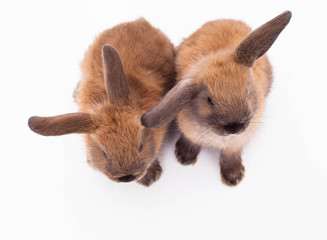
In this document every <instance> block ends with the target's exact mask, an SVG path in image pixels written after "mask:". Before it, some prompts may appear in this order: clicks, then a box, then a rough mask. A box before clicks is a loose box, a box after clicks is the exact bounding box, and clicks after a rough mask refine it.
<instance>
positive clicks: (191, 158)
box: [175, 136, 200, 165]
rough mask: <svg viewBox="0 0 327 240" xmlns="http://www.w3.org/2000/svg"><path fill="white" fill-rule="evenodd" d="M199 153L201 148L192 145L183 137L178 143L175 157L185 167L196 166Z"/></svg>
mask: <svg viewBox="0 0 327 240" xmlns="http://www.w3.org/2000/svg"><path fill="white" fill-rule="evenodd" d="M199 152H200V147H198V146H196V145H194V144H192V143H191V142H189V141H188V140H187V139H186V138H184V137H183V136H182V137H181V138H180V139H179V140H178V141H177V142H176V146H175V155H176V158H177V160H178V161H179V162H180V163H181V164H183V165H191V164H195V163H196V157H197V156H198V153H199Z"/></svg>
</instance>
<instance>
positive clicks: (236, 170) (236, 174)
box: [220, 162, 245, 186]
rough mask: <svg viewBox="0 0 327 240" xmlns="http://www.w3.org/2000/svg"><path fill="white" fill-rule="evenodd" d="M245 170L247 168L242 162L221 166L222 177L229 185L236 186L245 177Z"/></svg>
mask: <svg viewBox="0 0 327 240" xmlns="http://www.w3.org/2000/svg"><path fill="white" fill-rule="evenodd" d="M244 172H245V168H244V166H243V164H242V163H241V162H238V163H236V164H235V163H234V164H231V165H229V164H228V165H227V164H224V165H221V166H220V175H221V179H222V181H223V183H225V184H226V185H228V186H236V185H237V184H238V183H239V182H240V181H241V180H242V179H243V177H244Z"/></svg>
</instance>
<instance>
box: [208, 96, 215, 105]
mask: <svg viewBox="0 0 327 240" xmlns="http://www.w3.org/2000/svg"><path fill="white" fill-rule="evenodd" d="M208 103H209V104H210V105H211V106H213V105H215V103H214V102H213V100H212V98H210V97H208Z"/></svg>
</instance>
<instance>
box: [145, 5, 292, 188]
mask: <svg viewBox="0 0 327 240" xmlns="http://www.w3.org/2000/svg"><path fill="white" fill-rule="evenodd" d="M290 18H291V12H289V11H286V12H284V13H283V14H281V15H279V16H277V17H275V18H274V19H272V20H270V21H269V22H267V23H265V24H264V25H262V26H261V27H259V28H257V29H256V30H254V31H252V32H251V29H250V27H249V26H247V25H246V24H245V23H243V22H241V21H235V20H216V21H211V22H208V23H206V24H204V25H203V26H202V27H201V28H200V29H199V30H197V31H196V32H195V33H193V34H192V35H191V36H190V37H188V38H186V39H185V40H184V41H183V42H182V43H181V44H180V46H179V47H178V48H177V55H176V70H177V84H176V86H175V87H174V88H172V89H171V90H170V91H169V92H168V93H167V94H166V95H165V97H164V98H163V99H162V100H161V101H160V102H159V104H157V105H156V106H154V107H153V108H152V109H151V110H150V111H148V112H147V113H145V114H144V115H143V116H142V124H143V125H144V126H146V127H148V128H152V129H155V128H160V127H162V126H164V125H165V124H167V123H168V122H169V121H171V120H173V119H174V118H175V117H176V116H177V123H178V127H179V129H180V131H181V133H182V136H181V137H180V139H179V140H178V141H177V143H176V149H175V154H176V156H177V159H178V161H179V162H181V163H182V164H185V165H187V164H194V163H195V162H196V158H197V155H198V153H199V152H200V149H201V147H203V146H204V147H213V148H218V149H220V150H221V153H220V158H219V163H220V170H221V177H222V180H223V182H224V183H226V184H227V185H236V184H238V183H239V182H240V181H241V180H242V178H243V176H244V166H243V164H242V157H241V154H242V150H243V148H244V146H245V145H246V144H247V143H248V141H249V140H250V139H251V137H252V136H253V135H254V134H255V132H256V131H257V129H258V128H259V123H260V121H261V117H262V114H263V110H264V102H265V97H266V96H267V94H268V93H269V91H270V88H271V84H272V68H271V65H270V63H269V61H268V59H267V57H266V56H265V55H264V54H265V53H266V52H267V51H268V49H269V48H270V47H271V45H272V44H273V43H274V41H275V40H276V39H277V37H278V35H279V34H280V33H281V31H282V30H283V29H284V28H285V27H286V25H287V24H288V22H289V21H290Z"/></svg>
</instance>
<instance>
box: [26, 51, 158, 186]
mask: <svg viewBox="0 0 327 240" xmlns="http://www.w3.org/2000/svg"><path fill="white" fill-rule="evenodd" d="M102 59H103V68H104V83H105V84H104V85H105V90H106V93H107V96H108V98H107V99H105V101H104V103H103V104H98V105H97V106H94V109H93V111H92V112H88V113H84V112H77V113H70V114H64V115H59V116H54V117H31V118H30V119H29V121H28V125H29V127H30V129H31V130H32V131H34V132H36V133H38V134H41V135H44V136H58V135H64V134H69V133H83V134H85V139H86V145H87V151H88V161H89V163H90V164H91V165H92V166H94V167H95V168H96V169H98V170H100V171H102V172H103V173H104V174H105V175H106V176H107V177H108V178H110V179H111V180H113V181H117V182H130V181H133V180H139V179H141V178H142V177H143V176H144V175H145V174H146V171H147V169H148V168H149V166H150V165H151V163H152V162H153V161H154V159H153V155H154V149H155V148H154V145H155V139H154V136H153V131H151V130H148V129H145V128H144V127H143V126H142V125H141V122H140V117H141V114H140V112H139V111H138V109H137V107H136V106H135V104H134V103H133V102H132V100H131V98H130V91H129V87H128V81H127V79H126V77H125V74H124V71H123V65H122V62H121V59H120V56H119V54H118V52H117V51H116V50H115V49H114V48H113V47H111V46H110V45H104V46H103V47H102ZM150 143H151V144H150Z"/></svg>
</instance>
